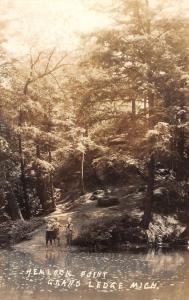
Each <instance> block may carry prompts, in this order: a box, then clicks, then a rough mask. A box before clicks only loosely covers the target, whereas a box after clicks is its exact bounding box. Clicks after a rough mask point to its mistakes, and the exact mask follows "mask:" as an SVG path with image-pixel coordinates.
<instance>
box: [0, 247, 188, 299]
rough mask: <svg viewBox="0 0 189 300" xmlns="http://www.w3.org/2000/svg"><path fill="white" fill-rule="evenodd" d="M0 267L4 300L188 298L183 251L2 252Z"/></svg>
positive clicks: (186, 262) (0, 282)
mask: <svg viewBox="0 0 189 300" xmlns="http://www.w3.org/2000/svg"><path fill="white" fill-rule="evenodd" d="M0 265H1V268H0V299H4V300H9V299H14V300H17V299H19V300H22V299H24V300H31V299H38V300H43V299H46V300H47V299H52V300H53V299H56V300H59V299H62V297H63V296H65V297H66V299H68V300H75V299H84V300H85V299H89V298H91V300H106V299H115V297H116V299H120V300H122V299H124V300H127V299H129V300H138V299H141V298H143V299H145V300H146V299H147V300H148V299H149V300H155V299H162V300H164V299H167V300H169V299H171V300H173V299H176V300H177V299H178V300H185V299H188V294H189V290H188V287H189V271H188V270H189V252H188V251H184V250H182V251H181V250H174V251H164V250H163V249H159V250H153V249H151V250H149V251H148V252H146V253H145V252H144V253H141V252H138V253H137V252H136V253H133V252H129V251H128V252H124V253H86V252H76V251H75V252H74V251H72V252H70V251H68V250H67V251H66V250H64V251H62V249H56V248H54V249H52V250H45V249H41V250H40V251H33V252H30V253H27V252H21V251H16V250H13V251H10V250H1V251H0ZM66 272H67V273H66ZM66 274H67V275H66ZM71 281H73V284H72V285H71V283H70V282H71ZM78 282H79V283H78ZM153 284H154V286H153ZM69 285H70V286H69ZM104 286H105V288H104ZM120 287H121V288H120Z"/></svg>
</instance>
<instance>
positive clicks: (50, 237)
mask: <svg viewBox="0 0 189 300" xmlns="http://www.w3.org/2000/svg"><path fill="white" fill-rule="evenodd" d="M53 232H54V228H53V222H52V221H51V220H49V221H48V222H47V226H46V247H48V243H49V242H50V245H51V246H52V240H53Z"/></svg>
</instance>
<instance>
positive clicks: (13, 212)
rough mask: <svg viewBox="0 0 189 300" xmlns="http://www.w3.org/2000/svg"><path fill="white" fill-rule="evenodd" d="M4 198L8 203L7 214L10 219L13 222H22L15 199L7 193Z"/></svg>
mask: <svg viewBox="0 0 189 300" xmlns="http://www.w3.org/2000/svg"><path fill="white" fill-rule="evenodd" d="M6 198H7V201H8V214H9V215H10V217H11V219H12V220H13V221H16V220H24V218H23V216H22V213H21V211H20V208H19V207H18V204H17V202H16V199H15V197H14V196H13V195H12V193H9V194H8V195H7V197H6Z"/></svg>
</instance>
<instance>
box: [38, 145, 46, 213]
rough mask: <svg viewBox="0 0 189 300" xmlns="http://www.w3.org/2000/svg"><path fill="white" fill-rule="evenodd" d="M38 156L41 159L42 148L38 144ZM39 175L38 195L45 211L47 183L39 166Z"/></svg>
mask: <svg viewBox="0 0 189 300" xmlns="http://www.w3.org/2000/svg"><path fill="white" fill-rule="evenodd" d="M36 156H37V158H38V159H40V157H41V155H40V148H39V145H38V144H37V145H36ZM36 175H37V181H36V190H37V195H38V198H39V200H40V203H41V206H42V209H43V210H44V211H45V209H46V208H47V207H46V193H45V184H44V179H43V178H42V175H41V171H40V170H39V169H38V168H37V171H36Z"/></svg>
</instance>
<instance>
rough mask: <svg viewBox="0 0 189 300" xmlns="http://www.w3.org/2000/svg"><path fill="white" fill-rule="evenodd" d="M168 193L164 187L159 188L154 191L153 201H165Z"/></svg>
mask: <svg viewBox="0 0 189 300" xmlns="http://www.w3.org/2000/svg"><path fill="white" fill-rule="evenodd" d="M168 194H169V191H168V190H167V189H166V188H165V187H159V188H157V189H155V190H154V200H155V201H163V200H165V199H167V197H168Z"/></svg>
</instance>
